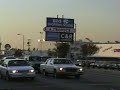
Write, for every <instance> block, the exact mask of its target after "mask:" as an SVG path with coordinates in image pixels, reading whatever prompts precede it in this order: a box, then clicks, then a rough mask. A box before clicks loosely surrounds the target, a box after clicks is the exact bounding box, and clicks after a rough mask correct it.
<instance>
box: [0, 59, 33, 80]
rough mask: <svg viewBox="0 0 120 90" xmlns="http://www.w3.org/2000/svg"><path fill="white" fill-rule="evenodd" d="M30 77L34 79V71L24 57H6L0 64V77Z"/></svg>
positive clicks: (9, 78)
mask: <svg viewBox="0 0 120 90" xmlns="http://www.w3.org/2000/svg"><path fill="white" fill-rule="evenodd" d="M2 77H5V78H6V80H11V79H12V78H30V79H31V80H34V78H35V71H34V68H33V67H31V66H30V65H29V64H28V63H27V61H25V60H24V59H6V60H4V61H3V63H2V64H1V65H0V78H2Z"/></svg>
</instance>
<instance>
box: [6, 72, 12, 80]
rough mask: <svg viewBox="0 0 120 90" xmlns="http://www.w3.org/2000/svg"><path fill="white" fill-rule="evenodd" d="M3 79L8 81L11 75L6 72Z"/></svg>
mask: <svg viewBox="0 0 120 90" xmlns="http://www.w3.org/2000/svg"><path fill="white" fill-rule="evenodd" d="M5 79H6V80H7V81H10V80H11V77H10V76H9V74H8V72H7V73H6V76H5Z"/></svg>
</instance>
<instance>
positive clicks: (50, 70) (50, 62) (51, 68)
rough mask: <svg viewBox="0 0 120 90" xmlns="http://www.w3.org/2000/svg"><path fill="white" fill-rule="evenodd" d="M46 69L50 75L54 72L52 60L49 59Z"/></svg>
mask: <svg viewBox="0 0 120 90" xmlns="http://www.w3.org/2000/svg"><path fill="white" fill-rule="evenodd" d="M48 69H49V72H50V73H53V72H54V64H53V59H50V61H49V64H48Z"/></svg>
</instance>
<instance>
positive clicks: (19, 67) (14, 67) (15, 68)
mask: <svg viewBox="0 0 120 90" xmlns="http://www.w3.org/2000/svg"><path fill="white" fill-rule="evenodd" d="M8 69H9V70H30V69H33V68H32V67H31V66H10V67H8Z"/></svg>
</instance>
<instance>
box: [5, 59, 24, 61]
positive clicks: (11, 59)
mask: <svg viewBox="0 0 120 90" xmlns="http://www.w3.org/2000/svg"><path fill="white" fill-rule="evenodd" d="M16 60H24V61H25V59H5V61H16Z"/></svg>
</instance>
